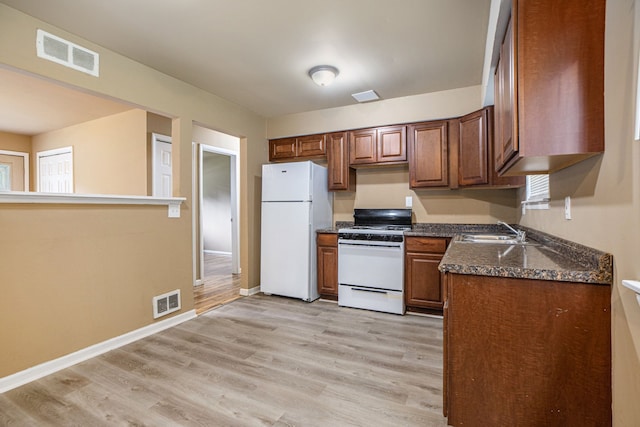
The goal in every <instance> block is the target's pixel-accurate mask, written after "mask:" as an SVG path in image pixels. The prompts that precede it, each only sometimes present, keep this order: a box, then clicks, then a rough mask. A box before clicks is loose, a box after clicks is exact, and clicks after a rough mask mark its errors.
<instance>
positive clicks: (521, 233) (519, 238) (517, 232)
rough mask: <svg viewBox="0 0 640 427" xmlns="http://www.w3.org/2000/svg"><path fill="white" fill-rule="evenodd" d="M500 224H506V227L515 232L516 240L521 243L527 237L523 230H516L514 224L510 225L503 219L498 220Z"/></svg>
mask: <svg viewBox="0 0 640 427" xmlns="http://www.w3.org/2000/svg"><path fill="white" fill-rule="evenodd" d="M498 225H504V226H505V227H507V228H508V229H509V230H511V231H512V232H513V233H515V235H516V240H517V241H518V242H519V243H524V239H525V238H526V233H525V232H524V231H523V230H516V229H515V228H513V227H512V226H510V225H509V224H507V223H506V222H503V221H498Z"/></svg>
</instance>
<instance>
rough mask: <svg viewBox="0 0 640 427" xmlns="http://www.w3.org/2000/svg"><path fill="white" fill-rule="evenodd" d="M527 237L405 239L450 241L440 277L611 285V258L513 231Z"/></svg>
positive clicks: (445, 233)
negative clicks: (512, 241)
mask: <svg viewBox="0 0 640 427" xmlns="http://www.w3.org/2000/svg"><path fill="white" fill-rule="evenodd" d="M351 225H353V223H351V222H340V221H339V222H337V223H336V226H335V227H334V228H327V229H323V230H318V233H337V232H338V229H339V228H346V227H349V226H351ZM514 227H515V228H517V229H521V230H524V231H525V232H526V233H527V240H528V241H531V242H532V243H534V244H532V245H509V244H496V243H468V242H462V241H461V239H460V238H459V237H458V236H459V235H460V234H462V233H496V232H497V233H504V232H507V230H506V229H505V228H504V227H502V226H500V225H497V224H437V223H417V224H414V225H413V227H412V229H411V231H405V233H404V235H405V236H419V237H446V238H452V241H451V244H450V245H449V247H448V248H447V252H446V253H445V255H444V258H443V259H442V262H441V263H440V266H439V269H440V271H442V272H450V273H457V274H472V275H479V276H496V277H512V278H518V279H537V280H554V281H562V282H579V283H593V284H603V285H611V284H612V283H613V257H612V255H611V254H608V253H605V252H602V251H599V250H597V249H593V248H589V247H587V246H583V245H580V244H577V243H573V242H571V241H568V240H564V239H560V238H558V237H555V236H552V235H550V234H546V233H543V232H540V231H537V230H534V229H531V228H527V227H523V226H519V225H514Z"/></svg>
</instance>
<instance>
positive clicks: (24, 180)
mask: <svg viewBox="0 0 640 427" xmlns="http://www.w3.org/2000/svg"><path fill="white" fill-rule="evenodd" d="M0 191H29V154H28V153H20V152H15V151H6V150H0Z"/></svg>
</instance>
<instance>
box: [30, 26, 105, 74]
mask: <svg viewBox="0 0 640 427" xmlns="http://www.w3.org/2000/svg"><path fill="white" fill-rule="evenodd" d="M36 51H37V52H38V56H39V57H40V58H44V59H48V60H49V61H53V62H56V63H58V64H61V65H64V66H66V67H69V68H73V69H74V70H78V71H82V72H83V73H87V74H91V75H92V76H96V77H98V75H99V71H100V70H99V66H100V56H99V55H98V54H97V53H96V52H94V51H92V50H89V49H87V48H84V47H82V46H78V45H77V44H75V43H71V42H70V41H68V40H65V39H62V38H60V37H58V36H54V35H53V34H50V33H47V32H46V31H43V30H38V32H37V37H36Z"/></svg>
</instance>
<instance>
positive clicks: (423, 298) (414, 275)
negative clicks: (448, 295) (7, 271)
mask: <svg viewBox="0 0 640 427" xmlns="http://www.w3.org/2000/svg"><path fill="white" fill-rule="evenodd" d="M440 261H442V255H441V254H424V253H420V252H409V253H407V256H406V262H407V264H406V269H407V271H406V273H405V274H406V288H405V304H406V305H407V306H414V307H424V308H435V309H442V306H443V295H442V284H441V279H440V271H439V270H438V264H440Z"/></svg>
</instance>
